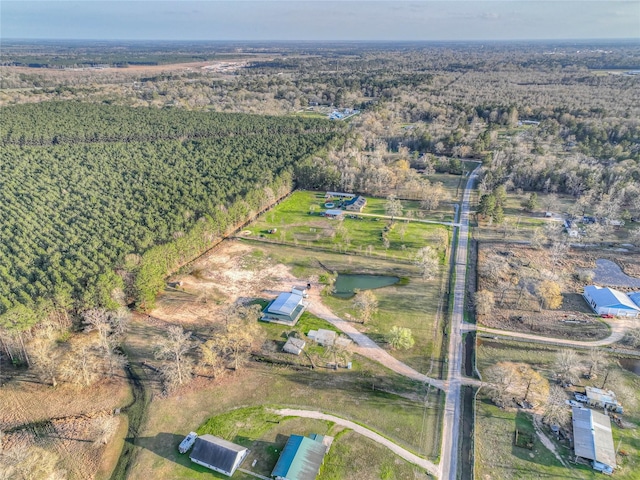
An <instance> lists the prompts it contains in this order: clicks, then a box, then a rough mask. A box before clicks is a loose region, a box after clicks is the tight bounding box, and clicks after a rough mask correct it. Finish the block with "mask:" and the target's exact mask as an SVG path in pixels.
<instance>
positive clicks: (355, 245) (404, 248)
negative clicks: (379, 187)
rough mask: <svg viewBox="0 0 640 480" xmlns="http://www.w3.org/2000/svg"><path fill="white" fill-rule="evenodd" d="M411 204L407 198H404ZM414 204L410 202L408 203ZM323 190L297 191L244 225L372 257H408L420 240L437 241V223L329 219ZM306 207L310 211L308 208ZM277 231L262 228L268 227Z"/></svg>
mask: <svg viewBox="0 0 640 480" xmlns="http://www.w3.org/2000/svg"><path fill="white" fill-rule="evenodd" d="M384 201H385V200H383V199H371V203H373V206H372V207H367V208H372V209H373V211H376V212H377V211H378V210H380V209H382V211H383V213H384ZM409 203H411V202H409ZM413 203H416V202H413ZM323 205H324V194H323V193H319V192H309V191H297V192H294V193H293V194H292V195H291V196H290V197H289V198H287V199H286V200H285V201H283V202H282V203H281V204H279V205H278V206H276V207H275V208H274V209H272V210H270V211H269V212H267V213H265V214H264V215H262V216H261V217H260V218H259V219H258V220H256V222H255V223H254V224H252V225H251V226H250V227H249V228H248V229H247V230H248V231H250V232H251V235H252V236H253V237H255V238H258V239H260V238H262V239H265V240H271V241H275V242H279V243H287V244H292V245H299V246H303V247H313V248H320V249H323V250H329V251H336V252H344V253H356V254H363V255H364V254H367V255H369V256H376V257H388V258H398V259H404V260H410V259H411V258H412V257H413V255H414V254H415V252H416V250H417V249H419V248H421V247H424V246H425V245H432V246H436V247H437V246H438V245H440V240H439V239H440V238H441V236H442V235H443V232H445V233H446V236H447V237H448V236H449V235H450V231H449V230H450V229H449V228H447V227H445V226H442V225H433V224H424V223H419V222H404V221H402V222H394V223H392V224H390V222H389V221H388V220H384V219H378V218H372V217H356V218H349V217H348V215H347V217H346V218H344V220H333V219H328V218H325V217H322V216H321V215H320V212H322V211H324V206H323ZM310 209H311V210H314V211H313V213H310ZM274 229H276V230H277V231H276V232H274V233H268V232H269V231H273V230H274ZM385 229H386V230H388V239H389V247H388V248H385V245H384V242H383V237H382V234H383V231H384V230H385Z"/></svg>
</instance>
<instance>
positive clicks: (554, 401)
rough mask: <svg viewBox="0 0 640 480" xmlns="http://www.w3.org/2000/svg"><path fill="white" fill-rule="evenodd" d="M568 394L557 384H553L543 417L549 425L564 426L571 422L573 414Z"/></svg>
mask: <svg viewBox="0 0 640 480" xmlns="http://www.w3.org/2000/svg"><path fill="white" fill-rule="evenodd" d="M566 400H567V395H566V394H565V393H564V390H563V389H562V388H560V387H558V386H557V385H552V386H551V388H550V389H549V396H548V397H547V402H546V404H545V406H544V414H543V415H542V419H543V420H544V421H545V423H547V424H549V425H553V424H556V425H561V426H564V425H566V424H567V423H568V422H569V419H570V417H571V415H569V413H570V410H569V408H568V407H567V404H566Z"/></svg>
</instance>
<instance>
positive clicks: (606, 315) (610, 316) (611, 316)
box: [600, 313, 614, 318]
mask: <svg viewBox="0 0 640 480" xmlns="http://www.w3.org/2000/svg"><path fill="white" fill-rule="evenodd" d="M600 316H601V317H602V318H613V317H614V315H613V314H611V313H603V314H602V315H600Z"/></svg>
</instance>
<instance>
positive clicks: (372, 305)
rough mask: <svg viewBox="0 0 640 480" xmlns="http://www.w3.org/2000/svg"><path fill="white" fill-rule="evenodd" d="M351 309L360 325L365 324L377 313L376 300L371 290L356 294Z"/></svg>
mask: <svg viewBox="0 0 640 480" xmlns="http://www.w3.org/2000/svg"><path fill="white" fill-rule="evenodd" d="M353 308H354V309H355V310H356V312H357V316H358V318H359V319H360V321H361V322H362V323H367V322H368V321H369V320H371V317H372V316H373V315H375V314H376V312H377V311H378V299H377V298H376V296H375V295H374V293H373V292H372V291H371V290H363V291H361V292H356V296H355V298H354V299H353Z"/></svg>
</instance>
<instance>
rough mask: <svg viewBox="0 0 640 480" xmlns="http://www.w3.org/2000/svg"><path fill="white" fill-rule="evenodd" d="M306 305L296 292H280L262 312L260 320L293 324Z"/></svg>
mask: <svg viewBox="0 0 640 480" xmlns="http://www.w3.org/2000/svg"><path fill="white" fill-rule="evenodd" d="M305 308H307V305H305V303H304V302H303V296H302V295H299V294H297V293H293V292H292V293H281V294H280V295H278V298H276V299H275V300H274V301H273V302H271V303H270V304H269V305H267V308H265V309H264V310H263V312H262V318H261V320H263V321H265V322H272V323H282V324H285V325H295V324H296V322H297V321H298V319H299V318H300V316H301V315H302V313H303V312H304V310H305Z"/></svg>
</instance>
